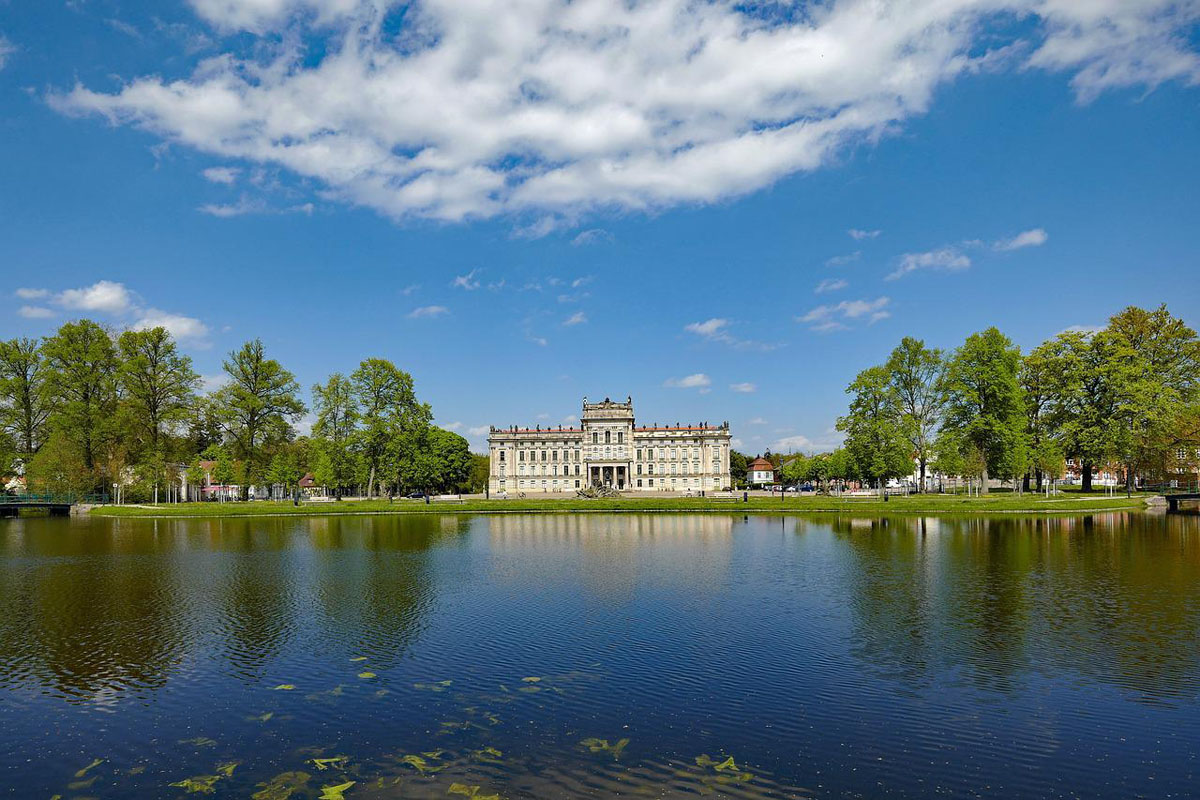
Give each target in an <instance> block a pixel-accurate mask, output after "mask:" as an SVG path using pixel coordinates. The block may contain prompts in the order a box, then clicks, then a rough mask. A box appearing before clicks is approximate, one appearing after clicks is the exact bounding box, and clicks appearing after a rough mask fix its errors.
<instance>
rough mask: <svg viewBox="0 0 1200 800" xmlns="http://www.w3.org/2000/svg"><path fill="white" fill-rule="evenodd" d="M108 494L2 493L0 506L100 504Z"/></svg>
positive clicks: (104, 501) (105, 501) (106, 498)
mask: <svg viewBox="0 0 1200 800" xmlns="http://www.w3.org/2000/svg"><path fill="white" fill-rule="evenodd" d="M107 502H108V495H106V494H70V493H68V494H0V506H36V505H45V506H68V505H69V506H73V505H76V504H78V503H87V504H92V505H100V504H103V503H107Z"/></svg>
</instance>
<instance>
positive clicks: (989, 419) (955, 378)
mask: <svg viewBox="0 0 1200 800" xmlns="http://www.w3.org/2000/svg"><path fill="white" fill-rule="evenodd" d="M1020 374H1021V351H1020V350H1019V349H1018V348H1017V347H1016V346H1015V345H1013V343H1012V342H1011V341H1009V339H1008V337H1007V336H1005V335H1004V334H1002V333H1001V332H1000V331H999V330H997V329H996V328H988V329H987V330H985V331H983V332H981V333H975V334H972V335H971V336H969V337H967V340H966V342H964V343H963V345H962V347H960V348H958V350H956V351H955V353H954V357H953V359H951V361H950V366H949V368H948V370H947V390H948V398H949V399H948V403H947V418H946V424H947V426H949V427H950V428H951V429H952V430H953V431H954V432H955V433H956V435H957V437H958V440H959V441H960V442H962V444H963V446H964V447H966V448H968V449H973V450H974V451H975V452H977V453H978V454H979V456H980V459H979V465H980V467H981V469H980V474H979V477H980V482H981V484H980V485H981V491H982V492H983V493H984V494H986V493H987V491H988V479H989V478H990V477H998V478H1013V477H1018V476H1020V475H1021V474H1022V473H1023V471H1024V468H1025V463H1026V458H1027V454H1026V442H1025V394H1024V391H1023V390H1022V388H1021V381H1020Z"/></svg>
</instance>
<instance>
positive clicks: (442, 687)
mask: <svg viewBox="0 0 1200 800" xmlns="http://www.w3.org/2000/svg"><path fill="white" fill-rule="evenodd" d="M452 683H454V681H438V682H437V683H414V684H413V688H414V689H422V690H424V691H427V692H444V691H446V690H447V689H449V688H450V685H451V684H452Z"/></svg>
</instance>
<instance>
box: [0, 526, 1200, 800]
mask: <svg viewBox="0 0 1200 800" xmlns="http://www.w3.org/2000/svg"><path fill="white" fill-rule="evenodd" d="M97 762H98V763H97ZM234 764H236V765H235V766H230V765H234ZM89 765H90V766H89ZM351 781H353V782H354V784H353V785H352V786H348V787H344V788H343V790H342V794H344V797H345V798H347V800H354V799H355V798H360V797H361V798H372V797H405V798H425V797H429V798H432V797H437V798H446V797H456V796H459V797H470V796H474V797H476V798H477V799H479V800H482V798H485V797H487V796H490V795H499V796H501V797H504V798H533V797H537V798H554V797H616V796H634V797H682V796H690V795H697V794H704V795H708V796H712V797H745V798H759V797H762V798H765V797H839V798H840V797H864V798H875V797H932V796H935V795H944V796H949V797H976V796H979V797H1006V798H1011V797H1024V798H1049V797H1081V798H1083V797H1086V798H1093V797H1113V798H1129V797H1155V798H1168V797H1180V798H1182V797H1196V796H1197V795H1198V794H1200V518H1198V517H1194V516H1191V517H1189V516H1171V517H1167V516H1163V515H1148V514H1127V513H1115V514H1103V515H1094V516H1087V517H1078V518H1026V517H1004V518H972V519H949V518H919V517H891V518H873V517H862V518H852V517H838V516H813V517H796V516H750V517H743V516H741V515H736V514H659V515H655V514H645V515H619V514H608V515H601V514H596V515H513V516H404V517H385V516H379V517H322V518H308V519H286V518H283V519H274V518H264V519H249V520H222V521H201V520H173V521H153V520H120V521H118V520H105V519H87V518H83V519H49V518H42V519H35V518H28V519H20V520H10V521H0V795H5V796H13V797H42V798H45V797H51V796H53V795H62V797H63V798H71V797H95V798H126V797H145V798H158V797H166V798H172V797H184V796H188V797H196V798H200V797H210V796H211V797H251V796H253V797H256V798H259V800H284V798H288V797H294V798H304V797H307V798H315V797H318V796H319V795H320V794H321V792H322V789H323V788H324V787H329V786H333V787H337V786H343V785H344V784H347V783H349V782H351ZM171 784H181V785H178V786H171ZM476 787H478V788H476ZM327 796H332V797H337V796H339V794H338V793H337V790H336V789H335V790H333V792H332V793H331V794H329V795H327Z"/></svg>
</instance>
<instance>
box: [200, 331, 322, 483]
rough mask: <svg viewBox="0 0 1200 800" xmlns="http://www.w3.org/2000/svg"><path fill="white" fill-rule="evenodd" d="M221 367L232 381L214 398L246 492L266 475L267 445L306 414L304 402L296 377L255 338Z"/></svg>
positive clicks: (285, 435)
mask: <svg viewBox="0 0 1200 800" xmlns="http://www.w3.org/2000/svg"><path fill="white" fill-rule="evenodd" d="M224 368H225V372H226V374H228V375H229V379H230V380H229V383H228V384H227V385H225V386H224V387H222V388H221V389H220V390H218V391H217V394H216V396H215V398H214V399H215V401H216V404H217V407H218V409H219V414H220V418H221V421H222V423H223V425H224V427H225V430H226V432H227V433H228V435H229V437H230V438H231V439H232V440H233V441H234V443H235V444H236V445H237V450H238V454H239V455H240V456H241V459H242V461H243V466H244V470H245V475H244V478H245V481H244V483H243V491H245V489H246V488H248V487H246V484H248V483H255V482H258V481H260V480H262V478H263V477H264V468H265V451H264V447H265V445H267V444H269V443H273V442H279V441H284V440H286V439H287V438H288V437H289V436H290V435H291V424H290V423H291V422H294V421H295V420H296V419H297V418H298V417H299V416H300V415H301V414H303V413H304V403H302V402H301V401H300V398H299V393H300V385H299V384H298V383H296V378H295V376H293V375H292V373H290V372H288V371H287V370H286V369H284V368H283V367H282V366H281V365H280V363H279V362H278V361H276V360H274V359H271V358H267V357H266V355H265V353H264V352H263V345H262V341H261V340H259V339H255V340H254V341H252V342H246V343H245V344H244V345H242V347H241V349H240V350H236V351H234V352H232V353H230V354H229V358H227V359H226V360H225V362H224Z"/></svg>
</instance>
